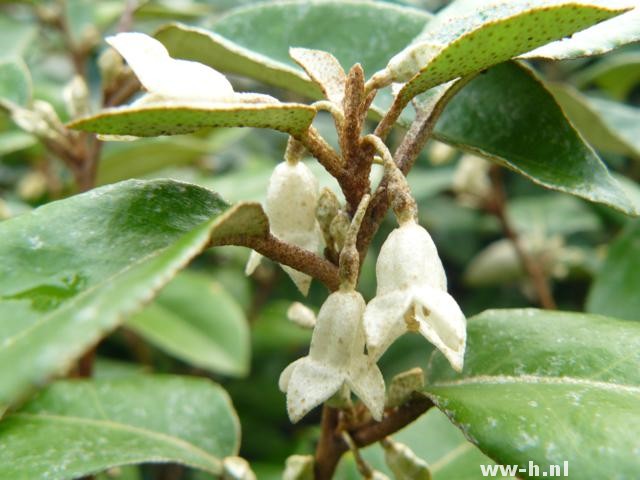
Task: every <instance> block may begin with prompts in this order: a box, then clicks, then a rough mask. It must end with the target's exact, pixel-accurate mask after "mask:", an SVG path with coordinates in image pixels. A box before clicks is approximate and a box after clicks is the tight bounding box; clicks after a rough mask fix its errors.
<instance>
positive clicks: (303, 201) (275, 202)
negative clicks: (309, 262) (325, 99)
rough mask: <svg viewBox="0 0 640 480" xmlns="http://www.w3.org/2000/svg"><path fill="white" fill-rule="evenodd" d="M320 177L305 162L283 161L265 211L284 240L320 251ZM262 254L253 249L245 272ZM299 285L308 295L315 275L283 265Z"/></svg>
mask: <svg viewBox="0 0 640 480" xmlns="http://www.w3.org/2000/svg"><path fill="white" fill-rule="evenodd" d="M317 203H318V180H317V179H316V177H315V176H314V175H313V172H311V170H309V167H307V166H306V165H305V164H304V163H302V162H299V161H295V162H290V161H284V162H282V163H280V164H279V165H278V166H277V167H276V168H275V170H274V171H273V174H272V175H271V178H270V179H269V187H268V189H267V201H266V205H265V211H266V214H267V217H269V225H270V228H271V233H273V235H275V236H276V237H277V238H279V239H280V240H282V241H285V242H288V243H292V244H294V245H297V246H298V247H301V248H304V249H306V250H310V251H312V252H315V253H318V252H320V250H321V249H322V232H321V230H320V226H319V225H318V222H317V220H316V213H315V212H316V204H317ZM260 259H261V256H260V254H258V253H256V252H252V254H251V257H250V258H249V262H248V263H247V266H246V268H245V273H246V274H247V275H250V274H251V273H253V271H254V270H255V269H256V267H257V266H258V264H259V263H260ZM282 268H283V269H284V271H285V272H287V274H288V275H289V277H291V280H293V282H294V283H295V284H296V286H297V287H298V289H299V290H300V291H301V292H302V293H303V294H304V295H306V294H307V292H308V291H309V286H310V284H311V277H310V276H309V275H306V274H304V273H301V272H298V271H297V270H294V269H293V268H291V267H288V266H286V265H283V266H282Z"/></svg>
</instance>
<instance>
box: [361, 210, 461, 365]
mask: <svg viewBox="0 0 640 480" xmlns="http://www.w3.org/2000/svg"><path fill="white" fill-rule="evenodd" d="M376 277H377V281H378V288H377V292H376V297H375V298H374V299H373V300H371V302H369V304H368V305H367V309H366V311H365V314H364V325H365V331H366V337H367V348H368V352H369V354H370V355H371V357H372V359H374V360H377V359H378V358H379V357H380V356H381V355H382V354H383V353H384V352H385V350H386V349H387V348H388V347H389V345H391V343H392V342H393V341H394V340H396V339H397V338H398V337H399V336H400V335H402V334H404V333H405V332H407V331H411V332H419V333H420V334H422V335H423V336H424V337H425V338H426V339H427V340H429V341H430V342H431V343H432V344H433V345H435V346H436V347H437V348H438V349H439V350H440V351H441V352H442V353H443V354H444V355H445V357H447V359H448V360H449V362H450V363H451V365H452V367H453V368H454V369H456V370H458V371H460V370H462V364H463V359H464V349H465V341H466V319H465V316H464V314H463V313H462V311H461V310H460V307H459V306H458V304H457V303H456V301H455V300H454V299H453V297H451V295H449V294H448V293H447V278H446V275H445V272H444V268H443V266H442V262H441V261H440V257H439V256H438V252H437V250H436V247H435V245H434V243H433V240H432V239H431V236H430V235H429V233H428V232H427V231H426V230H425V229H424V228H423V227H421V226H420V225H419V224H418V223H417V222H416V221H415V220H414V219H413V217H410V216H408V217H406V218H404V219H403V221H401V224H400V227H399V228H397V229H395V230H394V231H393V232H391V234H390V235H389V237H388V238H387V239H386V241H385V242H384V244H383V245H382V248H381V249H380V255H379V256H378V261H377V264H376Z"/></svg>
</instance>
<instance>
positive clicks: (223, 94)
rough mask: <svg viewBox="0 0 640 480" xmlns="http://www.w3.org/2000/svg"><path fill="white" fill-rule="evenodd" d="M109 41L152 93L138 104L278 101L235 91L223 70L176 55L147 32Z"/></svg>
mask: <svg viewBox="0 0 640 480" xmlns="http://www.w3.org/2000/svg"><path fill="white" fill-rule="evenodd" d="M106 42H107V43H108V44H109V45H111V46H112V47H113V48H114V49H115V50H117V51H118V53H119V54H120V55H122V57H123V58H124V59H125V60H126V61H127V63H128V64H129V67H130V68H131V70H133V73H134V74H135V75H136V77H138V80H140V83H141V84H142V86H143V87H144V88H145V90H147V92H148V93H147V94H146V95H144V96H143V97H141V98H140V99H139V100H137V101H136V102H135V105H149V104H154V103H165V104H166V103H171V102H173V103H181V104H182V103H187V104H190V103H201V102H214V103H215V102H276V101H277V100H276V99H274V98H273V97H270V96H268V95H258V94H243V93H236V92H234V91H233V87H232V86H231V83H229V81H228V80H227V78H226V77H225V76H224V75H223V74H221V73H220V72H218V71H216V70H214V69H213V68H211V67H208V66H207V65H204V64H202V63H199V62H193V61H190V60H181V59H176V58H172V57H171V56H169V52H168V51H167V49H166V48H165V47H164V45H162V43H160V42H159V41H158V40H156V39H155V38H153V37H150V36H149V35H145V34H144V33H137V32H125V33H118V34H117V35H114V36H111V37H107V38H106Z"/></svg>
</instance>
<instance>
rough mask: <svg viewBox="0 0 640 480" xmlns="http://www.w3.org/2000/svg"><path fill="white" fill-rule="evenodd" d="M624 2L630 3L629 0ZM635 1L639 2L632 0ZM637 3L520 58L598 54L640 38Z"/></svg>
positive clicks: (564, 57)
mask: <svg viewBox="0 0 640 480" xmlns="http://www.w3.org/2000/svg"><path fill="white" fill-rule="evenodd" d="M626 3H633V2H632V1H630V2H626ZM635 4H636V5H637V4H638V3H637V2H635ZM639 23H640V7H638V6H636V7H635V8H634V9H633V10H631V11H630V12H627V13H624V14H622V15H620V16H618V17H615V18H612V19H611V20H607V21H606V22H602V23H601V24H599V25H596V26H594V27H591V28H588V29H587V30H584V31H582V32H578V33H576V34H574V35H572V36H571V37H570V38H565V39H563V40H559V41H557V42H553V43H550V44H549V45H545V46H543V47H540V48H537V49H535V50H533V51H532V52H529V53H527V54H525V55H523V58H547V59H550V60H565V59H569V58H578V57H587V56H591V55H601V54H603V53H607V52H609V51H611V50H613V49H615V48H618V47H621V46H623V45H627V44H629V43H634V42H637V41H638V40H640V28H639V27H638V25H639Z"/></svg>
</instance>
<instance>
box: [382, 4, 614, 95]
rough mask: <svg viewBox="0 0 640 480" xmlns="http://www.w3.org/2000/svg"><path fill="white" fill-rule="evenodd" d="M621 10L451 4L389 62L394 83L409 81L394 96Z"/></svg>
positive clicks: (464, 72) (512, 54) (500, 58)
mask: <svg viewBox="0 0 640 480" xmlns="http://www.w3.org/2000/svg"><path fill="white" fill-rule="evenodd" d="M622 11H624V10H620V9H614V8H607V7H606V6H603V4H602V3H600V4H599V5H598V4H597V3H595V4H594V2H591V3H590V2H588V1H586V2H580V1H578V2H576V1H557V0H551V1H541V2H531V1H529V0H516V1H502V2H493V1H492V2H487V1H480V2H478V0H470V1H458V2H454V3H453V4H452V5H451V6H450V7H449V8H446V9H444V10H442V11H441V12H439V13H438V15H436V17H435V18H434V19H433V21H431V22H430V23H428V24H427V26H426V28H425V30H424V31H423V32H422V33H421V34H420V35H419V36H418V37H417V38H416V40H415V41H414V44H413V45H411V46H409V47H408V48H407V49H406V50H405V51H404V52H401V53H400V54H398V55H397V56H396V57H394V58H393V59H392V60H391V62H389V66H388V68H389V72H390V74H391V78H392V79H394V81H396V80H395V79H396V78H398V79H399V80H400V81H406V80H409V79H410V80H409V82H408V83H407V84H406V85H405V86H404V87H403V89H402V90H401V91H400V93H399V96H400V98H404V99H405V102H408V101H409V100H410V99H411V98H413V97H415V96H416V95H419V94H420V93H422V92H425V91H427V90H428V89H430V88H432V87H435V86H436V85H440V84H443V83H446V82H448V81H450V80H453V79H455V78H457V77H462V76H465V75H468V74H471V73H473V72H478V71H481V70H484V69H486V68H488V67H490V66H492V65H496V64H498V63H500V62H504V61H506V60H509V59H510V58H513V57H515V56H517V55H519V54H522V53H524V52H528V51H529V50H531V49H533V48H535V47H538V46H540V45H544V44H546V43H548V42H550V41H552V40H557V39H559V38H562V37H564V36H566V35H570V34H572V33H574V32H577V31H579V30H582V29H584V28H586V27H589V26H591V25H593V24H595V23H598V22H601V21H602V20H606V19H608V18H611V17H613V16H615V15H618V14H620V13H622ZM413 75H415V76H414V77H413V78H411V77H412V76H413Z"/></svg>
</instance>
